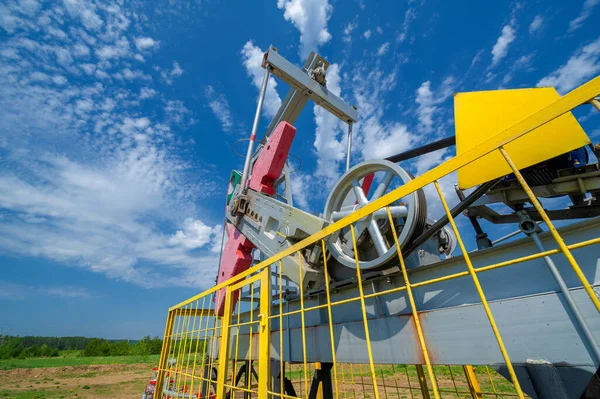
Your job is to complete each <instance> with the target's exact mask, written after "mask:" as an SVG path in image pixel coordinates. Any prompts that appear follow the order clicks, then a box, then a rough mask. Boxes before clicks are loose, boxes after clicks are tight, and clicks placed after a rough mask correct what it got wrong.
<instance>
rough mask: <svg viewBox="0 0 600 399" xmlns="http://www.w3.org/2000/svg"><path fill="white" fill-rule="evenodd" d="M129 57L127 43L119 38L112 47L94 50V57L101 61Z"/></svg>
mask: <svg viewBox="0 0 600 399" xmlns="http://www.w3.org/2000/svg"><path fill="white" fill-rule="evenodd" d="M128 55H129V41H128V40H127V39H126V38H125V37H121V38H120V39H119V40H117V41H116V42H115V44H114V45H108V46H102V47H100V48H99V49H97V50H96V56H97V57H98V58H100V59H102V60H110V59H113V58H122V57H126V56H128Z"/></svg>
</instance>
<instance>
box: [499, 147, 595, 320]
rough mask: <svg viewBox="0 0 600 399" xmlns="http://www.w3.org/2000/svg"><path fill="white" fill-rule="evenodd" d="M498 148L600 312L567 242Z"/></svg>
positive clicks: (517, 171)
mask: <svg viewBox="0 0 600 399" xmlns="http://www.w3.org/2000/svg"><path fill="white" fill-rule="evenodd" d="M499 150H500V153H501V154H502V156H503V157H504V159H505V160H506V162H507V163H508V165H509V166H510V168H511V169H512V171H513V173H514V174H515V176H516V177H517V180H518V181H519V183H520V184H521V187H523V190H525V192H526V193H527V196H528V197H529V201H530V202H531V204H532V205H533V206H534V207H535V210H536V211H538V213H539V214H540V216H541V217H542V220H543V221H544V223H546V226H548V230H550V233H551V234H552V237H554V240H556V242H557V243H558V246H559V247H560V250H561V251H562V253H563V254H564V255H565V257H566V258H567V260H568V261H569V264H570V265H571V267H572V268H573V271H574V272H575V274H577V277H578V278H579V281H581V284H582V285H583V288H584V289H585V291H586V292H587V294H588V295H589V297H590V299H591V300H592V302H593V303H594V306H595V307H596V310H597V311H598V312H600V299H598V296H597V295H596V293H595V292H594V289H593V288H592V286H591V285H590V283H589V282H588V281H587V278H586V277H585V275H584V274H583V272H582V271H581V268H580V267H579V265H578V264H577V262H576V261H575V258H574V257H573V255H572V254H571V251H570V250H569V248H568V247H567V244H565V242H564V241H563V239H562V237H561V236H560V234H558V231H556V228H555V227H554V225H553V224H552V222H551V221H550V218H549V217H548V215H547V214H546V211H544V207H542V204H540V201H538V199H537V197H536V196H535V194H534V193H533V191H531V188H530V187H529V185H528V184H527V182H526V181H525V178H524V177H523V175H522V174H521V172H519V169H518V168H517V166H516V165H515V163H514V162H513V161H512V159H511V158H510V157H509V156H508V153H507V152H506V150H505V149H504V147H500V148H499Z"/></svg>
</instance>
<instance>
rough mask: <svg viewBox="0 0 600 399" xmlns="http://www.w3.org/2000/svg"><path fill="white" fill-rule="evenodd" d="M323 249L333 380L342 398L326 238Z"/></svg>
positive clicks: (337, 396) (336, 391)
mask: <svg viewBox="0 0 600 399" xmlns="http://www.w3.org/2000/svg"><path fill="white" fill-rule="evenodd" d="M321 248H322V250H323V271H324V274H325V295H326V296H327V316H328V320H329V340H330V341H331V360H332V362H333V381H334V384H335V399H339V398H340V393H339V389H338V377H337V359H336V356H335V338H334V334H333V316H332V315H331V293H330V292H329V272H328V271H327V252H326V250H325V240H321Z"/></svg>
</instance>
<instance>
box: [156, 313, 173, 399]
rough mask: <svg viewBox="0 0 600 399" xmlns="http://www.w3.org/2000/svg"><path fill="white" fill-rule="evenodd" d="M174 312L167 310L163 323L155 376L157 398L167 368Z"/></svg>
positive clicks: (160, 395)
mask: <svg viewBox="0 0 600 399" xmlns="http://www.w3.org/2000/svg"><path fill="white" fill-rule="evenodd" d="M173 318H174V313H173V312H171V311H169V313H168V314H167V322H166V324H165V334H164V335H163V345H162V349H161V351H160V359H159V361H158V373H157V377H156V392H157V395H156V397H157V398H161V397H162V394H161V393H162V390H163V385H164V382H165V381H164V380H165V371H166V369H167V360H168V358H169V350H170V346H171V333H172V330H173Z"/></svg>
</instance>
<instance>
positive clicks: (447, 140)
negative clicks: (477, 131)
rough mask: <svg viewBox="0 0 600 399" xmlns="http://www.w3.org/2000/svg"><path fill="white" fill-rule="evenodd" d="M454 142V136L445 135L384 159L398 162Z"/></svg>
mask: <svg viewBox="0 0 600 399" xmlns="http://www.w3.org/2000/svg"><path fill="white" fill-rule="evenodd" d="M455 144H456V137H455V136H450V137H446V138H445V139H441V140H438V141H434V142H433V143H429V144H425V145H422V146H421V147H417V148H413V149H412V150H408V151H405V152H401V153H400V154H396V155H392V156H390V157H387V158H385V159H386V160H387V161H390V162H394V163H398V162H402V161H406V160H407V159H411V158H414V157H418V156H420V155H425V154H429V153H430V152H434V151H437V150H441V149H442V148H448V147H452V146H453V145H455Z"/></svg>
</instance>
